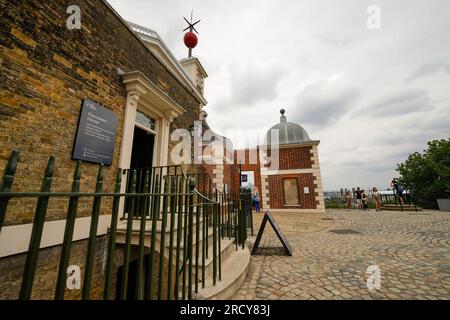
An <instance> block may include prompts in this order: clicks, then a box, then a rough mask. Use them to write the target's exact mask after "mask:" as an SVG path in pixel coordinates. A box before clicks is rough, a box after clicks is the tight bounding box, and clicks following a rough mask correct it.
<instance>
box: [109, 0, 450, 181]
mask: <svg viewBox="0 0 450 320" xmlns="http://www.w3.org/2000/svg"><path fill="white" fill-rule="evenodd" d="M108 2H109V3H110V4H111V5H112V7H113V8H114V9H115V10H116V11H117V12H118V13H119V14H120V15H121V16H122V17H123V18H124V19H125V20H128V21H132V22H135V23H137V24H140V25H142V26H145V27H148V28H151V29H153V30H155V31H156V32H158V34H159V35H160V36H161V37H162V39H163V41H164V42H165V43H166V44H167V46H168V47H169V48H170V49H171V50H172V52H173V53H174V55H175V57H176V58H177V59H182V58H185V57H186V56H187V48H186V47H184V45H183V42H182V38H183V32H182V30H183V29H184V28H185V27H186V23H185V21H184V20H183V18H182V17H183V16H185V17H189V16H190V13H191V9H192V8H193V12H194V19H195V20H197V19H201V22H200V23H199V24H198V25H196V29H197V30H198V32H199V44H198V46H197V48H195V49H194V51H193V54H194V56H197V57H198V58H199V59H200V60H201V62H202V63H203V65H204V66H205V69H206V71H207V73H208V75H209V77H208V78H207V79H206V82H205V97H206V99H207V100H208V106H207V107H206V108H205V110H206V111H207V112H208V118H207V121H208V124H209V125H210V126H211V128H212V129H213V130H214V131H216V132H218V133H220V134H224V135H227V132H228V133H229V132H232V130H234V132H239V130H241V132H243V131H242V130H247V129H250V130H254V131H259V132H264V131H265V130H266V129H268V128H270V127H271V126H272V125H274V124H276V123H277V122H279V116H280V114H279V109H281V108H284V109H286V116H287V120H288V121H291V122H295V123H298V124H300V125H301V126H302V127H304V128H305V129H306V131H307V132H308V134H309V136H310V137H311V139H313V140H321V143H320V145H319V156H320V161H321V168H322V178H323V182H324V190H339V189H340V188H352V187H356V186H360V187H363V188H367V187H372V186H377V187H379V188H386V187H388V186H389V182H390V180H391V179H392V177H394V176H396V172H395V167H396V164H397V163H400V162H403V161H404V160H406V158H407V156H408V155H409V154H410V153H412V152H415V151H418V152H422V151H423V149H425V148H426V143H427V141H429V140H432V139H442V138H448V137H449V136H450V90H449V84H450V42H449V41H448V31H449V30H450V19H448V17H449V12H450V2H449V1H447V0H431V1H419V0H417V1H403V0H394V1H392V0H390V1H387V0H386V1H375V2H373V1H364V0H363V1H361V0H343V1H339V2H338V1H332V0H319V1H297V0H291V1H288V0H286V1H274V0H271V1H269V0H249V1H238V0H231V1H218V0H210V1H200V0H193V1H185V0H183V1H181V0H167V1H164V2H163V1H149V0H128V1H119V0H108ZM370 5H376V6H378V7H379V8H380V10H381V20H380V21H381V24H380V26H381V28H380V29H378V30H370V29H369V28H368V27H367V19H368V18H369V15H368V14H367V8H368V7H369V6H370ZM228 137H229V138H230V139H231V140H232V141H233V143H234V145H235V147H236V148H240V147H242V145H241V141H237V139H236V137H235V136H233V135H231V136H230V135H228Z"/></svg>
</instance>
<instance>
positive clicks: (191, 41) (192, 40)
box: [183, 32, 198, 49]
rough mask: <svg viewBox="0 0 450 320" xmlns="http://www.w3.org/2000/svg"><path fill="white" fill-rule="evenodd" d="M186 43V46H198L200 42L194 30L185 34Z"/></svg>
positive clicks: (191, 47)
mask: <svg viewBox="0 0 450 320" xmlns="http://www.w3.org/2000/svg"><path fill="white" fill-rule="evenodd" d="M183 40H184V44H185V45H186V47H188V48H190V49H193V48H195V47H196V46H197V43H198V38H197V36H196V35H195V33H193V32H188V33H186V34H185V35H184V38H183Z"/></svg>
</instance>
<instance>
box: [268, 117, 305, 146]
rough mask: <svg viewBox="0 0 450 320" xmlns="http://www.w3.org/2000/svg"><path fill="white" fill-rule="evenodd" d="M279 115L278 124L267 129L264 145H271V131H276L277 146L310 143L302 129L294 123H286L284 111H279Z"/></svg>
mask: <svg viewBox="0 0 450 320" xmlns="http://www.w3.org/2000/svg"><path fill="white" fill-rule="evenodd" d="M280 113H281V117H280V123H278V124H276V125H274V126H273V127H272V128H270V129H269V131H267V133H266V138H265V140H264V144H265V145H272V141H271V132H272V130H278V135H279V143H278V144H279V145H284V144H298V143H304V142H308V141H312V140H311V139H310V138H309V136H308V133H307V132H306V130H305V129H303V128H302V127H301V126H299V125H298V124H296V123H292V122H287V121H286V117H285V116H284V113H285V110H284V109H281V110H280ZM274 134H275V132H274ZM273 144H274V145H276V144H277V143H276V141H274V142H273Z"/></svg>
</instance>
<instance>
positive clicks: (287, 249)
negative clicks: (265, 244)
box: [252, 211, 293, 256]
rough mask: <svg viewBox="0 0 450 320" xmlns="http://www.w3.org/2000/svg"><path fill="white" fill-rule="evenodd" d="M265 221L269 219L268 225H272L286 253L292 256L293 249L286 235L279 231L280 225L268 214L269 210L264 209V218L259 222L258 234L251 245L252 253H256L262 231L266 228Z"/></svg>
mask: <svg viewBox="0 0 450 320" xmlns="http://www.w3.org/2000/svg"><path fill="white" fill-rule="evenodd" d="M267 221H269V223H270V225H271V226H272V229H273V231H275V233H276V235H277V237H278V239H279V240H280V241H281V244H282V245H283V247H284V250H285V252H286V255H288V256H292V255H293V251H292V248H291V245H290V244H289V242H288V241H287V239H286V237H285V236H284V234H283V232H282V231H281V229H280V227H279V226H278V224H277V222H276V221H275V219H274V217H273V216H272V215H271V214H270V212H269V211H266V212H265V214H264V218H263V220H262V222H261V226H260V227H259V231H258V235H257V236H256V241H255V244H254V245H253V249H252V255H254V254H256V250H257V249H258V247H259V243H260V242H261V238H262V235H263V233H264V229H265V228H266V224H267Z"/></svg>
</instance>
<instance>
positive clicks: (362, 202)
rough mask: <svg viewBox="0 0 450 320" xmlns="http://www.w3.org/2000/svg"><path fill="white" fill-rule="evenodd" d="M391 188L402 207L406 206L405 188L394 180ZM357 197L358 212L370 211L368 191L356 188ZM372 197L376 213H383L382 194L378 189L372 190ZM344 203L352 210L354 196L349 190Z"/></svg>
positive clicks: (346, 192) (346, 191)
mask: <svg viewBox="0 0 450 320" xmlns="http://www.w3.org/2000/svg"><path fill="white" fill-rule="evenodd" d="M391 187H392V188H393V190H394V191H395V194H396V196H397V198H398V199H399V201H400V203H401V205H403V204H404V199H403V192H404V189H403V187H402V186H401V185H400V184H399V182H398V181H397V180H392V182H391ZM355 195H356V205H357V207H358V210H364V211H368V210H369V197H368V195H367V194H366V191H365V190H361V189H360V188H359V187H358V188H356V191H355ZM371 197H372V200H373V201H374V202H375V209H376V210H375V211H381V194H380V192H379V191H378V189H377V188H376V187H373V188H372V193H371ZM344 202H345V206H346V208H347V210H350V209H352V202H353V195H352V193H351V192H350V191H349V190H347V189H346V190H345V194H344Z"/></svg>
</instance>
